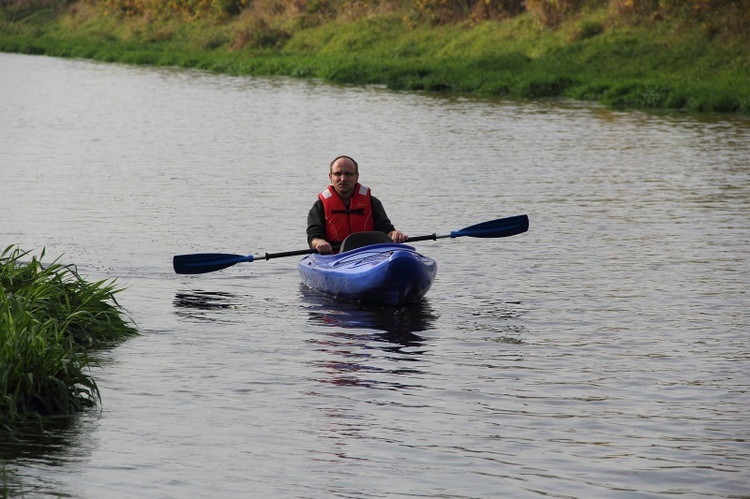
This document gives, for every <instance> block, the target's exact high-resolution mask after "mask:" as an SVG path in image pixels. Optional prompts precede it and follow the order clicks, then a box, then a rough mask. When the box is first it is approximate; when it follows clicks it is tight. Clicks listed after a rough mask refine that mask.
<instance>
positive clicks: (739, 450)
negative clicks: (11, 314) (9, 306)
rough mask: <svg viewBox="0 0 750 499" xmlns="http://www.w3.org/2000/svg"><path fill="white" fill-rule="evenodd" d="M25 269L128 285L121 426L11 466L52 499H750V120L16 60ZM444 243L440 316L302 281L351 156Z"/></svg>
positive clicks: (117, 401)
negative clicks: (502, 221)
mask: <svg viewBox="0 0 750 499" xmlns="http://www.w3.org/2000/svg"><path fill="white" fill-rule="evenodd" d="M0 116H2V118H0V165H1V166H0V169H1V172H2V181H1V182H0V213H2V218H3V221H2V223H1V224H0V240H2V243H3V247H5V246H7V245H8V244H18V245H19V246H21V247H22V248H24V249H29V250H33V251H35V252H37V253H38V252H40V251H41V250H42V248H46V252H47V255H49V256H51V257H53V258H54V257H56V256H59V255H63V256H62V258H63V261H64V262H66V263H75V264H77V265H78V267H79V270H80V271H81V272H82V273H83V274H84V275H89V276H90V277H91V278H92V279H107V278H116V279H117V282H118V283H119V284H121V285H123V286H125V287H126V290H125V291H124V292H123V293H122V294H121V295H120V301H121V302H122V304H123V305H124V306H125V307H126V308H127V310H128V312H129V314H130V315H131V317H132V318H133V320H134V321H135V322H136V323H137V324H138V326H139V328H140V331H141V333H142V334H141V335H140V336H139V337H137V338H134V339H131V340H128V341H127V342H125V343H124V344H122V345H120V346H118V347H116V348H114V349H112V350H111V351H108V352H106V353H105V354H104V355H103V358H102V359H101V366H100V367H99V368H97V369H96V370H95V372H94V373H93V374H94V375H95V377H96V379H97V381H98V383H99V386H100V388H101V391H102V397H103V402H102V405H101V408H100V409H99V410H97V411H91V412H87V413H85V414H82V415H81V416H80V417H77V418H75V419H74V420H73V421H71V422H69V423H68V424H66V425H61V427H59V428H55V429H54V430H53V431H52V432H51V434H50V435H49V436H48V437H46V438H38V439H36V440H33V441H28V442H25V443H23V444H11V443H7V442H5V443H3V444H2V446H1V447H0V451H2V456H3V461H4V463H5V468H6V472H7V475H8V476H7V479H6V481H7V485H6V486H7V487H8V488H9V489H10V492H11V494H12V495H15V494H20V493H22V494H23V495H24V497H44V496H64V497H81V498H96V497H105V496H106V497H123V498H124V497H135V496H141V497H160V498H162V497H247V496H251V497H306V498H313V497H361V498H368V497H407V496H408V497H438V496H439V497H456V498H459V497H460V498H463V497H467V498H468V497H499V496H502V497H533V496H553V497H561V496H562V497H570V496H576V497H625V496H627V497H632V496H638V497H649V496H654V497H656V496H663V495H667V494H669V495H675V496H688V497H695V496H717V497H736V496H742V495H748V494H750V485H748V480H747V469H748V466H749V465H750V446H749V445H748V443H747V437H748V433H749V431H748V430H749V429H750V416H749V413H748V411H747V407H748V402H750V400H748V399H749V397H748V385H749V384H750V383H749V381H750V380H749V379H748V378H749V376H748V360H749V358H750V341H749V340H748V331H749V330H750V319H748V314H747V310H748V305H750V303H748V302H749V300H748V288H749V287H750V277H749V276H750V244H748V243H750V166H749V165H750V122H748V121H747V120H746V119H743V118H737V117H732V116H694V115H679V114H664V115H652V114H646V113H641V112H616V111H611V110H607V109H603V108H601V107H599V106H595V105H590V104H584V103H577V102H568V101H538V102H512V101H489V100H480V99H470V98H463V97H448V98H446V97H435V96H428V95H418V94H401V93H392V92H388V91H386V90H384V89H381V88H349V87H334V86H329V85H325V84H322V83H320V82H317V81H309V80H303V81H297V80H289V79H274V78H245V77H242V78H240V77H231V76H220V75H212V74H206V73H201V72H195V71H184V70H177V69H153V68H139V67H130V66H122V65H113V64H100V63H94V62H88V61H79V60H61V59H53V58H46V57H31V56H21V55H10V54H0ZM339 154H349V155H352V156H353V157H355V158H356V159H358V161H359V163H360V169H361V176H360V180H361V181H362V182H363V183H366V184H367V185H369V186H370V187H371V188H372V189H373V192H374V194H375V195H376V196H378V197H379V198H380V199H381V200H382V201H383V202H384V204H385V206H386V208H387V210H388V213H389V215H390V217H391V219H392V220H393V221H394V222H395V223H396V225H397V227H398V228H400V229H401V230H404V231H405V232H407V233H409V234H411V235H413V236H416V235H424V234H430V233H433V232H436V233H438V234H445V233H448V232H450V231H452V230H457V229H460V228H462V227H465V226H468V225H472V224H474V223H478V222H481V221H485V220H490V219H494V218H500V217H505V216H511V215H516V214H521V213H527V214H528V215H529V217H530V219H531V228H530V231H529V232H528V233H526V234H523V235H519V236H515V237H511V238H506V239H495V240H487V239H485V240H482V239H472V238H460V239H442V240H439V241H432V242H419V243H415V245H418V247H419V248H420V250H421V251H423V252H424V253H425V254H427V255H429V256H431V257H433V258H435V259H436V260H437V261H438V265H439V272H438V277H437V279H436V282H435V284H434V286H433V288H432V290H431V291H430V292H429V293H428V295H427V299H426V300H425V301H424V302H423V303H421V304H420V305H419V306H416V307H411V308H406V309H400V310H388V309H378V308H363V307H358V306H355V305H346V304H340V303H336V302H332V301H330V300H327V299H325V298H323V297H321V296H318V295H317V294H315V293H314V292H312V291H310V290H307V289H305V288H304V287H303V286H301V284H300V280H299V276H298V275H297V273H296V268H295V265H296V259H295V258H286V259H284V258H280V259H275V260H270V261H256V262H253V263H249V264H241V265H237V266H234V267H232V268H230V269H227V270H224V271H221V272H216V273H212V274H204V275H197V276H182V275H176V274H174V273H173V271H172V268H171V258H172V256H173V255H175V254H181V253H191V252H209V251H219V252H229V253H242V254H248V253H256V254H263V253H265V252H269V253H273V252H280V251H291V250H297V249H303V248H304V247H305V236H304V223H305V218H306V213H307V210H308V209H309V207H310V206H311V204H312V202H313V200H314V199H315V196H316V194H317V192H319V191H320V190H321V189H322V188H323V187H324V186H325V185H326V181H327V177H326V173H327V165H328V163H329V161H330V160H331V159H333V157H335V156H337V155H339Z"/></svg>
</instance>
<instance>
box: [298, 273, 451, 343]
mask: <svg viewBox="0 0 750 499" xmlns="http://www.w3.org/2000/svg"><path fill="white" fill-rule="evenodd" d="M300 293H301V294H302V299H303V302H304V304H305V305H306V308H307V310H308V314H309V319H310V322H312V323H315V324H319V325H323V326H329V327H334V328H344V329H370V330H375V331H377V332H378V334H377V335H375V336H372V335H370V338H371V339H373V340H376V341H388V342H391V343H396V344H400V345H403V346H418V345H420V344H421V343H422V341H423V339H422V337H420V336H419V335H417V334H415V333H416V332H421V331H429V330H430V329H432V328H433V326H434V323H435V321H436V320H437V315H436V314H435V312H434V310H433V309H432V307H431V306H430V305H429V303H428V302H426V301H424V300H423V301H420V302H417V303H413V304H411V305H409V306H404V307H383V306H375V305H363V304H356V303H346V302H341V301H338V300H334V299H332V298H329V297H327V296H325V295H322V294H320V293H318V292H316V291H314V290H311V289H310V288H308V287H307V286H304V285H302V286H300Z"/></svg>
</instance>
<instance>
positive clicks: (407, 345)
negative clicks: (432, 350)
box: [300, 285, 438, 390]
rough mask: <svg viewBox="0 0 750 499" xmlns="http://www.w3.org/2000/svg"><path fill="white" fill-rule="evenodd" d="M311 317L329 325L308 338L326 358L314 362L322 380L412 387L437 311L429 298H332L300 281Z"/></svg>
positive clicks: (391, 386)
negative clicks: (406, 302) (386, 301)
mask: <svg viewBox="0 0 750 499" xmlns="http://www.w3.org/2000/svg"><path fill="white" fill-rule="evenodd" d="M300 292H301V294H302V298H303V302H304V303H305V307H306V308H307V311H308V314H309V315H308V317H309V320H310V322H311V323H313V324H316V325H322V326H326V328H325V329H324V330H323V331H322V336H316V337H314V338H313V339H311V340H309V342H310V343H312V344H313V345H315V347H316V351H317V352H318V353H320V354H323V356H324V360H318V361H314V362H311V364H312V365H313V366H314V367H315V368H317V369H322V370H323V372H324V373H325V376H323V377H321V378H317V381H320V382H323V383H329V384H332V385H338V386H358V387H366V388H374V389H385V390H405V389H413V388H416V387H417V386H415V385H414V383H413V382H412V381H407V380H406V379H404V380H403V381H401V380H399V378H398V377H397V376H415V375H419V374H421V371H420V370H419V369H417V368H416V367H415V365H416V364H415V363H416V362H419V360H420V357H421V356H422V355H423V354H424V349H423V346H424V344H425V341H426V340H425V339H424V338H423V337H422V336H420V335H418V334H416V333H415V332H417V331H419V332H423V331H428V330H430V329H432V328H433V324H434V323H435V321H436V320H437V318H438V316H437V314H436V313H435V312H434V311H433V309H432V307H431V306H430V305H429V303H427V302H426V301H421V302H419V303H415V304H412V305H410V306H406V307H400V308H394V307H379V306H368V305H361V304H353V303H344V302H339V301H337V300H333V299H331V298H328V297H326V296H323V295H321V294H320V293H317V292H315V291H312V290H310V289H309V288H307V287H305V286H304V285H303V286H301V287H300Z"/></svg>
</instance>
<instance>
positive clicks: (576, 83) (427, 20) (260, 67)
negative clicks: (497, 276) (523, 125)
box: [0, 0, 750, 113]
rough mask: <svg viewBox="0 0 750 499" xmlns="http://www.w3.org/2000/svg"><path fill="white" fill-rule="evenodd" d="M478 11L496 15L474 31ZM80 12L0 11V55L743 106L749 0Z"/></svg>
mask: <svg viewBox="0 0 750 499" xmlns="http://www.w3.org/2000/svg"><path fill="white" fill-rule="evenodd" d="M40 1H41V0H40ZM87 1H94V0H87ZM103 1H110V0H103ZM112 1H114V0H112ZM117 1H121V0H117ZM122 1H124V0H122ZM143 1H146V0H143ZM148 1H150V2H157V1H160V2H161V3H162V4H164V2H165V0H148ZM210 1H211V0H204V2H210ZM480 3H481V4H483V5H484V6H485V7H487V8H489V7H492V8H493V9H495V10H498V9H501V8H502V9H505V14H504V16H505V17H502V20H500V21H479V20H478V19H479V17H478V15H477V13H476V12H477V11H476V9H477V8H478V5H479V4H480ZM86 5H88V4H81V3H77V4H72V6H71V7H70V9H69V10H67V11H61V10H56V11H54V12H56V13H55V14H54V16H52V17H51V18H50V17H49V16H48V15H47V14H44V15H41V14H38V15H36V16H35V15H32V14H30V13H29V11H25V15H26V17H24V18H22V19H20V18H18V16H15V17H14V16H11V15H10V14H8V13H7V11H6V10H4V9H1V8H0V50H5V51H15V52H24V53H34V54H48V55H54V56H65V57H86V58H92V59H97V60H102V61H121V62H129V63H134V64H155V65H165V66H166V65H170V66H182V67H192V68H200V69H207V70H211V71H217V72H225V73H232V74H253V75H288V76H295V77H305V78H307V77H313V78H323V79H326V80H328V81H331V82H335V83H343V84H385V85H387V86H388V87H389V88H392V89H394V90H417V91H430V92H444V93H446V92H453V93H473V94H477V95H499V96H512V97H522V98H543V97H557V96H565V97H572V98H576V99H585V100H596V101H600V102H604V103H606V104H608V105H611V106H615V107H637V108H663V109H664V108H665V109H681V110H702V111H720V112H725V111H730V112H740V113H747V109H748V107H749V104H748V101H749V100H750V59H748V57H747V53H748V52H750V33H748V32H747V26H748V25H750V19H748V18H747V16H750V0H702V1H699V0H685V2H683V3H680V2H678V1H677V0H674V1H672V0H534V1H527V2H525V3H524V6H525V7H524V8H525V9H526V10H527V11H526V12H521V13H517V14H513V15H512V16H510V15H509V14H508V13H509V12H511V11H512V12H517V9H518V6H519V5H520V3H513V1H511V0H508V1H504V0H502V1H501V0H475V1H470V0H461V1H455V2H454V1H451V0H424V1H417V0H409V1H407V2H396V1H392V0H315V1H312V0H252V1H251V2H249V3H248V4H247V5H246V6H245V8H244V9H243V10H242V12H241V13H240V14H239V15H237V16H234V17H223V18H222V17H221V16H219V17H213V18H211V17H205V18H199V19H189V16H187V17H181V16H171V17H167V18H158V17H153V16H149V15H146V14H144V15H142V16H131V17H126V18H124V19H123V18H122V17H121V16H111V15H104V14H103V11H102V10H101V4H97V5H99V7H98V8H94V7H91V6H89V7H88V8H85V6H86ZM165 5H166V4H165ZM195 5H197V4H195ZM73 7H75V8H73ZM746 7H747V8H746ZM511 8H515V9H516V10H512V9H511ZM92 9H93V10H92ZM420 9H423V10H424V9H427V10H429V9H432V11H434V10H435V9H448V10H449V11H451V12H452V14H451V15H450V16H448V17H451V19H452V21H450V22H448V21H447V20H446V24H436V21H435V19H434V18H433V17H431V16H428V15H427V10H424V11H422V10H420ZM535 9H536V10H535ZM40 12H41V11H40ZM48 12H50V11H49V10H48ZM64 12H67V13H64ZM154 16H155V14H154ZM9 18H12V19H14V20H13V21H7V19H9ZM3 19H6V20H5V21H3ZM418 19H423V20H424V21H423V22H419V21H417V20H418ZM549 24H552V25H554V27H551V26H549Z"/></svg>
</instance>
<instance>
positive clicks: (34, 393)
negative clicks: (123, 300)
mask: <svg viewBox="0 0 750 499" xmlns="http://www.w3.org/2000/svg"><path fill="white" fill-rule="evenodd" d="M27 256H28V252H25V251H21V250H20V249H18V248H15V247H12V246H11V247H8V248H6V250H5V251H4V252H3V253H2V255H0V435H2V438H3V439H5V438H7V437H8V436H9V435H13V434H14V433H15V432H16V431H17V429H18V428H19V426H20V425H23V424H25V423H28V422H30V421H43V417H45V416H54V415H69V414H73V413H75V412H77V411H79V410H81V409H84V408H86V407H90V406H93V405H95V404H96V403H97V401H98V400H99V389H98V387H97V385H96V381H95V380H94V379H93V378H92V377H91V376H90V375H89V374H88V370H89V367H90V365H91V363H92V360H91V357H90V354H91V353H92V352H93V351H95V350H96V349H98V348H102V347H107V346H111V345H114V344H116V343H117V342H118V341H121V340H122V339H124V338H126V337H129V336H132V335H134V334H136V330H135V328H134V326H133V325H132V323H130V321H129V320H128V319H127V318H126V317H125V316H124V314H123V311H122V309H121V308H120V306H119V304H118V303H117V301H116V300H115V294H116V293H118V292H119V289H118V288H115V287H114V286H113V285H112V283H107V282H104V281H100V282H94V283H91V282H87V281H86V280H84V279H83V278H82V277H81V276H80V275H79V274H78V272H77V271H76V269H75V267H74V266H70V265H62V264H60V263H58V262H57V261H55V262H52V263H51V264H45V265H42V262H41V259H42V258H43V256H44V253H42V256H41V257H40V258H36V257H33V258H31V259H30V261H28V262H25V263H23V262H22V261H21V260H22V259H24V258H26V257H27Z"/></svg>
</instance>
